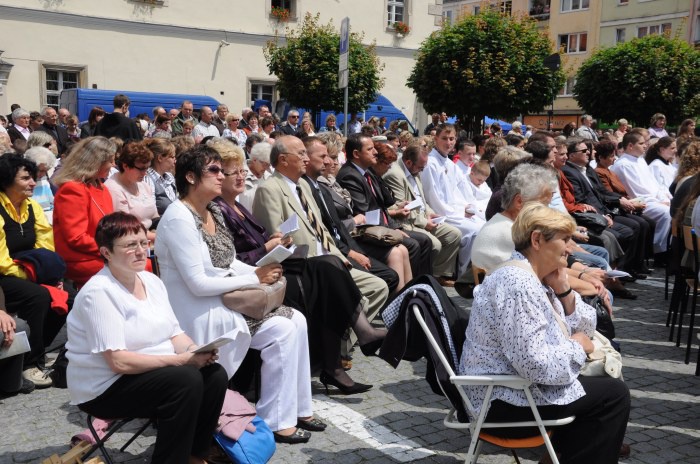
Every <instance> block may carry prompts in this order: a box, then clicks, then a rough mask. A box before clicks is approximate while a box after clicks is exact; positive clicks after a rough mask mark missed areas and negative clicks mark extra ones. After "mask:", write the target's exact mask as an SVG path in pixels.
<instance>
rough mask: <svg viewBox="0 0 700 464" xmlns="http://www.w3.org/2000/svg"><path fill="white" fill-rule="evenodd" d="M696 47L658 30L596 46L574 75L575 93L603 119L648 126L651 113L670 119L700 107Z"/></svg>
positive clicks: (699, 63)
mask: <svg viewBox="0 0 700 464" xmlns="http://www.w3.org/2000/svg"><path fill="white" fill-rule="evenodd" d="M699 93H700V52H699V51H697V50H695V49H694V48H693V47H691V46H690V45H688V44H687V43H685V42H683V41H681V40H677V39H670V38H667V37H664V36H660V35H652V36H647V37H644V38H643V39H634V40H632V41H630V42H626V43H621V44H618V45H617V46H615V47H611V48H605V49H601V50H598V51H596V52H595V53H594V54H593V55H592V56H591V57H590V58H588V59H587V60H586V61H584V63H583V64H582V65H581V67H580V68H579V70H578V72H577V74H576V85H575V86H574V96H575V98H576V100H577V101H578V103H579V105H581V107H582V108H583V109H584V110H585V111H586V112H588V113H590V114H592V115H594V116H596V117H597V118H600V119H602V120H604V121H614V120H616V119H619V118H622V117H624V118H626V119H628V120H631V121H634V122H635V123H636V124H637V125H640V126H644V127H646V126H647V125H648V124H649V118H650V117H651V115H652V114H654V113H663V114H664V115H665V116H666V118H667V120H668V122H669V123H671V124H676V123H679V122H680V121H681V120H682V119H683V118H685V117H687V116H694V115H695V114H696V112H697V110H698V108H697V106H698V105H697V103H698V94H699Z"/></svg>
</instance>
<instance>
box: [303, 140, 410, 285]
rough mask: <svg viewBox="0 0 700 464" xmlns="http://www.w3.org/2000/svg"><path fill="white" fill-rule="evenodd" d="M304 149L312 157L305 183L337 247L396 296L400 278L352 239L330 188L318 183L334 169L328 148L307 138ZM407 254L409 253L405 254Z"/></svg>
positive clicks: (358, 267) (320, 142)
mask: <svg viewBox="0 0 700 464" xmlns="http://www.w3.org/2000/svg"><path fill="white" fill-rule="evenodd" d="M304 146H306V152H307V154H308V156H309V165H308V166H307V167H306V175H305V176H304V177H303V179H304V180H305V181H306V182H307V183H308V184H309V187H311V192H312V193H313V197H314V201H315V202H316V206H317V207H318V209H319V211H320V212H321V219H322V221H323V224H324V225H325V226H326V229H328V231H329V232H331V235H332V236H333V239H334V240H335V245H336V246H337V247H338V249H340V251H341V252H342V253H343V255H345V257H346V258H347V259H348V261H350V262H351V263H352V265H353V267H354V268H356V269H360V270H364V271H367V272H370V273H372V274H373V275H375V276H377V277H379V278H380V279H382V280H384V281H385V282H386V283H387V285H388V286H389V291H390V292H392V293H393V292H394V291H395V290H396V288H397V286H398V285H399V276H398V274H397V273H396V272H395V271H394V270H392V269H390V268H389V267H387V265H386V264H385V263H383V262H381V261H380V260H379V259H377V258H376V257H374V256H372V255H371V253H369V252H368V251H366V250H365V249H364V247H363V246H362V245H360V244H359V243H357V241H355V239H354V238H352V236H351V235H350V232H349V231H348V229H347V228H346V226H345V224H343V222H342V220H341V218H340V217H339V216H338V212H337V211H336V209H335V206H333V197H332V196H331V192H330V188H329V187H328V186H327V185H323V184H320V183H319V182H318V181H317V179H318V178H319V176H322V175H325V173H326V172H327V171H328V169H329V168H330V165H331V159H330V157H329V156H328V149H327V148H326V145H325V144H324V143H323V142H322V141H321V140H320V139H319V138H317V137H306V138H305V139H304ZM404 253H407V251H404Z"/></svg>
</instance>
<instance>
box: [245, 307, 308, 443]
mask: <svg viewBox="0 0 700 464" xmlns="http://www.w3.org/2000/svg"><path fill="white" fill-rule="evenodd" d="M250 347H251V348H253V349H256V350H260V353H261V357H262V368H261V371H260V373H261V374H260V375H261V387H260V399H259V400H258V403H257V404H256V405H255V408H256V410H257V413H258V416H260V417H261V418H262V419H263V420H264V421H265V422H266V423H267V425H268V426H269V427H270V429H272V430H273V431H277V430H283V429H286V428H289V427H294V426H295V425H296V424H297V418H299V417H309V416H311V415H312V414H313V411H312V407H311V372H310V371H311V369H310V367H309V341H308V335H307V333H306V318H305V317H304V315H303V314H301V313H300V312H299V311H297V310H294V316H292V318H291V319H287V318H285V317H281V316H276V317H272V318H270V319H268V320H267V321H265V323H264V324H263V325H262V327H260V329H258V331H257V333H256V334H255V335H254V336H253V339H252V340H251V343H250Z"/></svg>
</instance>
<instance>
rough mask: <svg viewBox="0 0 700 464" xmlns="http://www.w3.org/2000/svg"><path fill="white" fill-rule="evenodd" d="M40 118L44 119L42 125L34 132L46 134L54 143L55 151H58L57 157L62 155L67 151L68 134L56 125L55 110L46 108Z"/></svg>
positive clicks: (56, 114) (56, 116)
mask: <svg viewBox="0 0 700 464" xmlns="http://www.w3.org/2000/svg"><path fill="white" fill-rule="evenodd" d="M42 116H43V117H44V123H43V124H42V125H41V126H39V127H38V128H37V129H36V130H37V131H40V132H46V133H47V134H49V135H50V136H51V137H53V139H54V140H55V141H56V149H57V150H58V155H59V156H61V155H63V154H64V153H65V152H66V150H67V149H68V132H66V130H65V129H64V128H63V127H61V126H59V125H58V113H56V110H55V109H53V108H51V107H50V106H47V107H46V108H44V110H43V111H42Z"/></svg>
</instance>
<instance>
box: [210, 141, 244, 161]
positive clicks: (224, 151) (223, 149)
mask: <svg viewBox="0 0 700 464" xmlns="http://www.w3.org/2000/svg"><path fill="white" fill-rule="evenodd" d="M207 146H208V147H210V148H213V149H214V150H216V152H217V153H218V154H219V156H221V162H222V163H228V162H231V161H233V162H235V163H236V164H243V160H244V159H245V155H244V154H243V149H242V148H241V147H239V146H238V145H236V144H235V143H233V142H231V141H230V140H226V139H223V138H214V139H211V140H209V141H208V142H207Z"/></svg>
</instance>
